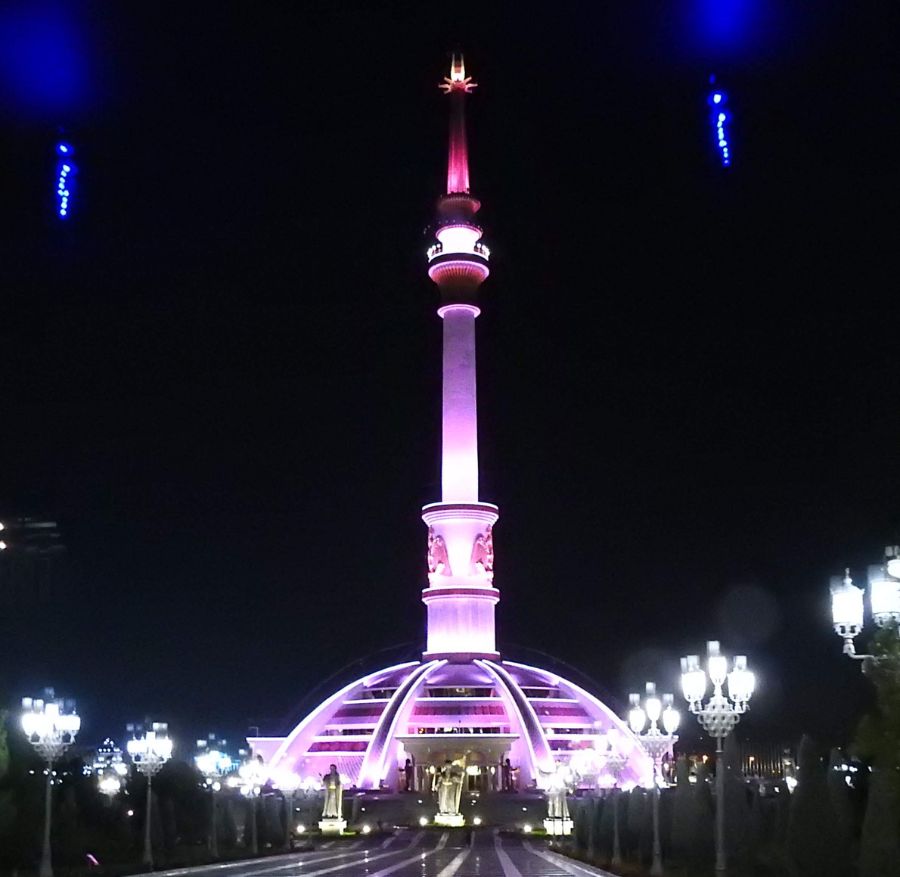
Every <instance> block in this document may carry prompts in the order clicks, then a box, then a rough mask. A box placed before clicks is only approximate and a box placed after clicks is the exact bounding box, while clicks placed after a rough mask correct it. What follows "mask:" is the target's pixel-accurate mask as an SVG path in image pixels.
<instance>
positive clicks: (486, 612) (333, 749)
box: [250, 57, 652, 792]
mask: <svg viewBox="0 0 900 877" xmlns="http://www.w3.org/2000/svg"><path fill="white" fill-rule="evenodd" d="M474 87H475V83H474V82H472V80H471V78H469V77H467V76H466V74H465V68H464V66H463V61H462V58H459V59H458V60H457V58H456V57H454V59H453V61H452V64H451V67H450V76H449V77H448V78H445V79H444V82H443V83H442V84H441V88H442V89H443V91H444V92H445V94H447V95H448V97H449V101H450V148H449V157H448V162H447V191H446V193H445V194H444V195H442V196H441V197H440V198H439V200H438V203H437V218H436V223H435V226H436V231H435V237H436V238H437V243H435V244H434V245H433V246H431V247H430V248H429V250H428V276H429V277H430V278H431V279H432V280H433V281H434V282H435V283H436V284H437V286H438V289H439V290H440V297H441V302H440V306H439V308H438V314H439V316H440V317H441V318H442V321H443V412H442V415H443V416H442V423H443V432H442V439H443V443H442V460H441V501H440V502H435V503H431V504H430V505H427V506H425V508H424V509H423V510H422V518H423V520H424V521H425V523H426V525H427V526H428V550H427V567H428V572H427V575H428V587H426V588H425V590H424V591H423V592H422V600H423V602H424V603H425V605H426V607H427V615H428V633H427V645H426V648H425V652H424V654H423V655H422V660H421V661H411V662H408V663H404V664H399V665H396V666H393V667H388V668H386V669H384V670H379V671H376V672H374V673H371V674H369V675H368V676H365V677H363V678H362V679H358V680H356V681H355V682H352V683H350V684H349V685H347V686H346V687H344V688H342V689H341V690H340V691H338V692H336V693H335V694H333V695H332V696H331V697H329V698H328V699H327V700H326V701H324V702H323V703H322V704H320V705H319V706H318V707H317V708H316V709H314V710H313V711H312V712H311V713H310V714H309V715H308V716H306V717H305V718H304V719H303V720H302V721H301V722H300V724H298V725H297V726H296V727H295V728H294V729H293V730H292V731H291V732H290V733H289V734H288V735H287V736H286V737H257V738H252V739H251V740H250V743H251V745H252V746H253V747H254V750H255V751H256V752H257V753H259V754H260V755H262V756H263V758H264V759H265V761H266V762H267V763H268V764H269V765H270V766H271V767H272V768H273V769H274V770H276V771H278V770H283V769H286V770H291V771H294V772H295V773H298V774H299V775H300V776H301V778H303V779H304V780H305V779H307V778H316V779H317V778H318V776H319V775H321V774H324V773H327V771H328V766H329V765H330V764H336V765H337V767H338V770H339V771H340V772H341V773H342V774H344V776H345V777H346V781H347V782H348V783H349V784H350V785H353V786H357V787H359V788H362V789H378V788H391V789H396V788H398V787H399V786H401V785H404V786H405V784H406V775H405V774H403V772H402V768H403V766H404V765H405V764H406V761H407V759H409V760H410V762H412V763H413V764H414V765H415V774H414V781H415V787H416V788H418V789H419V790H423V791H424V790H425V787H426V784H428V787H430V769H431V768H433V767H440V766H441V765H442V764H443V763H444V762H445V760H447V759H450V760H452V761H456V762H458V763H459V764H460V765H461V766H463V767H465V770H466V775H467V777H468V780H467V782H468V784H469V789H470V790H479V791H482V792H490V791H493V790H497V789H500V788H501V787H503V786H504V785H505V782H506V780H508V779H509V777H510V771H509V770H507V769H505V764H506V760H507V759H509V762H510V765H511V767H512V768H515V771H514V773H513V776H514V777H515V779H516V783H517V785H518V787H519V788H521V789H527V788H529V787H537V788H543V787H544V786H545V785H546V784H547V782H548V779H549V777H550V775H551V774H552V772H553V771H554V769H555V765H556V763H561V764H571V765H573V766H577V767H579V768H580V770H579V773H580V774H581V775H582V776H583V777H584V781H585V782H586V783H587V784H591V785H593V784H595V783H596V784H598V785H600V786H604V785H607V786H608V785H612V783H613V778H612V776H610V775H609V773H608V772H606V771H605V769H604V766H603V765H604V760H603V758H602V757H600V758H598V757H597V756H596V755H595V753H596V752H598V751H599V752H602V751H603V750H604V749H605V747H606V746H607V745H608V743H609V742H614V744H615V748H616V749H617V750H618V751H619V752H621V754H623V755H625V756H627V759H628V760H627V762H626V764H625V767H624V769H623V771H622V774H621V781H622V782H623V783H626V784H627V783H634V782H642V783H647V782H649V781H650V778H651V776H652V764H651V762H650V760H649V759H648V758H647V756H646V755H645V754H644V753H643V750H642V749H641V748H640V744H639V743H638V742H637V740H636V739H635V738H634V736H633V735H632V734H631V732H630V731H629V730H628V727H627V725H626V724H625V723H624V722H622V721H621V720H620V719H619V718H618V717H617V716H616V715H615V714H614V713H613V712H612V711H611V710H609V709H608V708H607V707H606V706H604V705H603V704H602V703H601V702H600V701H599V700H598V699H597V698H595V697H594V696H593V695H591V694H589V693H588V692H587V691H585V690H584V689H582V688H580V687H578V686H577V685H575V684H574V683H572V682H568V681H567V680H565V679H563V678H561V677H560V676H558V675H557V674H555V673H551V672H547V671H545V670H541V669H539V668H536V667H530V666H526V665H524V664H518V663H515V662H512V661H507V660H501V659H500V654H499V652H498V651H497V646H496V642H495V636H494V609H495V606H496V605H497V602H498V600H499V597H500V592H499V591H498V590H497V589H496V588H495V587H494V547H493V526H494V524H495V523H496V521H497V518H498V510H497V506H495V505H492V504H490V503H486V502H482V501H481V500H480V499H479V495H478V423H477V404H476V375H475V320H476V317H477V316H478V314H479V309H478V306H477V303H476V302H477V295H478V291H479V288H480V286H481V284H482V283H483V282H484V280H485V279H486V278H487V276H488V274H489V267H488V259H489V256H490V253H489V251H488V249H487V247H485V246H484V245H483V244H482V243H481V228H480V227H479V226H478V224H477V223H476V222H475V215H476V213H477V212H478V209H479V207H480V206H481V205H480V202H479V201H478V199H477V198H475V197H474V195H472V194H471V192H470V191H469V163H468V146H467V142H466V125H465V102H466V95H468V94H469V93H470V92H471V91H472V89H473V88H474ZM592 765H593V767H592Z"/></svg>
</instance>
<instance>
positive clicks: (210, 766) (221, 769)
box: [194, 740, 234, 859]
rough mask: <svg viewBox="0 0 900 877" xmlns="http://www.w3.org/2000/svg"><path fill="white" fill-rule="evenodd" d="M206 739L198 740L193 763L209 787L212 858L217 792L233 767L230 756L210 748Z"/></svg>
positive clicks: (215, 841)
mask: <svg viewBox="0 0 900 877" xmlns="http://www.w3.org/2000/svg"><path fill="white" fill-rule="evenodd" d="M222 742H223V743H224V741H222ZM208 747H209V742H208V741H207V740H198V741H197V749H198V750H199V751H200V754H199V755H195V756H194V764H196V765H197V770H199V771H200V773H202V774H203V777H204V779H205V780H206V785H207V786H208V788H209V795H210V798H209V804H210V816H209V854H210V855H211V856H212V857H213V858H214V859H217V858H219V831H218V822H217V819H216V810H217V803H218V792H219V790H220V789H221V788H222V782H221V779H222V777H223V776H225V774H226V773H229V772H230V771H231V770H232V768H233V767H234V762H233V761H232V760H231V756H230V755H228V754H227V753H225V752H221V751H220V750H218V749H210V748H208Z"/></svg>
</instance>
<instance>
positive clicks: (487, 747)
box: [397, 733, 519, 794]
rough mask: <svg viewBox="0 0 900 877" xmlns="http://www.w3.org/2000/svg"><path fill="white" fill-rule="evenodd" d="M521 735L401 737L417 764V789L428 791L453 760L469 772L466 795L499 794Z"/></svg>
mask: <svg viewBox="0 0 900 877" xmlns="http://www.w3.org/2000/svg"><path fill="white" fill-rule="evenodd" d="M518 739H519V735H518V734H459V733H448V734H410V735H407V736H398V737H397V740H398V741H399V742H400V743H402V744H403V748H404V750H405V751H406V754H407V756H409V757H410V758H411V759H412V760H413V763H414V764H415V765H416V773H415V790H416V791H420V792H427V791H430V789H431V782H432V778H433V775H434V773H435V771H438V770H440V768H441V766H442V765H443V764H444V763H445V762H447V761H452V762H455V763H457V764H458V765H459V766H460V767H462V768H463V770H465V772H466V785H465V787H464V788H465V790H466V792H467V794H477V793H480V792H492V791H498V790H499V789H500V788H501V771H502V765H503V762H504V760H505V759H507V758H509V753H510V749H511V748H512V745H513V744H514V743H515V742H516V741H517V740H518Z"/></svg>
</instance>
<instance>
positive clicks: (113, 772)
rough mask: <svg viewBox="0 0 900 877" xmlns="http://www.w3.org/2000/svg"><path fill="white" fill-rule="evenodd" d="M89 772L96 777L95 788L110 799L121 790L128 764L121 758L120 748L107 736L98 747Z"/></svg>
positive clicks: (126, 774)
mask: <svg viewBox="0 0 900 877" xmlns="http://www.w3.org/2000/svg"><path fill="white" fill-rule="evenodd" d="M91 773H93V774H94V775H95V776H96V777H97V789H98V790H99V791H100V793H101V794H102V795H105V796H106V797H107V799H109V800H110V801H111V800H112V799H113V798H115V796H116V795H118V794H119V792H121V791H122V783H123V781H124V779H125V777H126V776H128V765H127V764H125V759H124V758H122V750H121V749H119V747H118V746H116V744H115V743H114V742H113V741H112V740H110V738H109V737H107V738H106V739H105V740H104V741H103V743H102V744H101V745H100V746H99V747H98V749H97V754H96V755H95V757H94V764H93V765H92V767H91Z"/></svg>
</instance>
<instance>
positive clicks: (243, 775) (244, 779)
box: [236, 751, 266, 856]
mask: <svg viewBox="0 0 900 877" xmlns="http://www.w3.org/2000/svg"><path fill="white" fill-rule="evenodd" d="M265 781H266V766H265V764H264V763H263V760H262V758H261V757H260V756H259V755H254V754H253V752H252V751H251V753H250V757H249V758H247V760H246V761H244V762H243V763H242V764H241V766H240V767H239V768H238V779H237V783H236V784H237V785H238V786H239V787H240V790H241V794H242V795H243V796H244V797H245V798H247V799H248V800H249V801H250V851H251V852H252V853H253V855H254V856H255V855H257V854H258V853H259V836H258V834H257V825H256V799H257V798H258V797H259V793H260V792H261V791H262V785H263V783H264V782H265Z"/></svg>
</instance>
